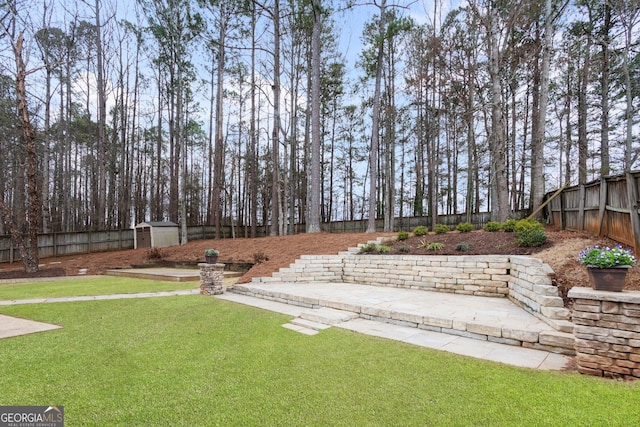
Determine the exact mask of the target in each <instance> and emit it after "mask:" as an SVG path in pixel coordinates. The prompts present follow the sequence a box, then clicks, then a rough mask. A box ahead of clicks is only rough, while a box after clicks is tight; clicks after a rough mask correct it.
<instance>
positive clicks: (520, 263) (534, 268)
mask: <svg viewBox="0 0 640 427" xmlns="http://www.w3.org/2000/svg"><path fill="white" fill-rule="evenodd" d="M376 243H380V242H379V241H378V242H376ZM358 251H359V249H358V248H351V249H349V251H347V252H342V253H340V254H338V255H303V256H302V257H301V258H300V259H298V260H296V262H295V263H293V264H291V266H290V267H289V268H282V269H280V271H278V272H276V273H273V275H272V277H263V278H258V279H254V281H255V282H269V281H273V282H276V281H277V282H301V283H304V282H313V281H324V282H345V283H359V284H366V285H374V286H389V287H397V288H405V289H422V290H426V291H435V292H451V293H457V294H466V295H476V296H483V297H508V298H509V299H510V300H511V301H513V302H514V303H515V304H517V305H519V306H520V307H522V308H523V309H524V310H526V311H527V312H529V313H531V314H532V315H534V316H536V317H538V318H539V319H541V320H542V321H544V322H546V323H547V324H549V325H550V326H552V327H553V328H555V329H556V330H559V331H562V332H568V333H571V332H572V331H573V324H572V323H571V322H570V321H569V318H570V312H569V310H567V309H566V308H564V303H563V300H562V298H561V297H560V295H559V293H558V289H557V288H556V287H555V286H553V285H552V283H551V275H552V274H553V270H552V269H551V267H549V266H548V265H547V264H544V263H543V262H542V261H541V260H539V259H536V258H531V257H527V256H509V255H488V256H485V255H462V256H444V255H443V256H438V255H429V256H425V255H365V254H358Z"/></svg>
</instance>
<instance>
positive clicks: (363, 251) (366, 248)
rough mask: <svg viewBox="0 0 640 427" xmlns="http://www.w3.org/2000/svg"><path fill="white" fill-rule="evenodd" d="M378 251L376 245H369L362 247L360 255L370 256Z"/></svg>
mask: <svg viewBox="0 0 640 427" xmlns="http://www.w3.org/2000/svg"><path fill="white" fill-rule="evenodd" d="M375 250H376V244H375V243H367V244H366V245H364V246H361V247H360V253H361V254H368V253H371V252H373V251H375Z"/></svg>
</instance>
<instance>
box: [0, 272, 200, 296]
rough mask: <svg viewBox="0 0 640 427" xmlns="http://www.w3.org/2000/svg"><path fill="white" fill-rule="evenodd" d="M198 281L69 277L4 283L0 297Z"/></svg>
mask: <svg viewBox="0 0 640 427" xmlns="http://www.w3.org/2000/svg"><path fill="white" fill-rule="evenodd" d="M197 287H198V282H169V281H162V280H140V279H133V278H127V277H106V276H105V277H87V278H73V279H67V280H55V281H54V280H52V281H38V282H25V283H8V284H0V301H2V300H15V299H29V298H55V297H70V296H87V295H109V294H128V293H136V292H160V291H175V290H181V289H196V288H197Z"/></svg>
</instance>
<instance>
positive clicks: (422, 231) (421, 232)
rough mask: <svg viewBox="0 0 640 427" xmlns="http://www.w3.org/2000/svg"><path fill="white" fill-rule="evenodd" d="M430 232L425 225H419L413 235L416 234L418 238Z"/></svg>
mask: <svg viewBox="0 0 640 427" xmlns="http://www.w3.org/2000/svg"><path fill="white" fill-rule="evenodd" d="M428 232H429V229H428V228H427V227H425V226H424V225H419V226H417V227H416V228H414V229H413V234H415V235H416V236H424V235H425V234H427V233H428Z"/></svg>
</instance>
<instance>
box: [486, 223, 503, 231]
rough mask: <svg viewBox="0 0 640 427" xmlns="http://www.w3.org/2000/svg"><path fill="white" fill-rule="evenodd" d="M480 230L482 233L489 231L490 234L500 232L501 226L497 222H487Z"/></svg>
mask: <svg viewBox="0 0 640 427" xmlns="http://www.w3.org/2000/svg"><path fill="white" fill-rule="evenodd" d="M482 229H483V230H484V231H491V232H493V231H500V230H502V224H500V223H499V222H497V221H489V222H488V223H486V224H485V225H484V227H482Z"/></svg>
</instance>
